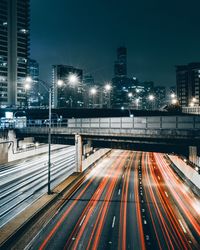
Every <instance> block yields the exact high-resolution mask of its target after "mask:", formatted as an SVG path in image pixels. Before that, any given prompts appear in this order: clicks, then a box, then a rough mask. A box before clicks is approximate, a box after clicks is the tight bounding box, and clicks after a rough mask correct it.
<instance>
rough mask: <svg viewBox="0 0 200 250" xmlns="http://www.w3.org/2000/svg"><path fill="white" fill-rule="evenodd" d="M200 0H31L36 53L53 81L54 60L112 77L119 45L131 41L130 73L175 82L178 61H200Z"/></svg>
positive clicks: (43, 72) (44, 73)
mask: <svg viewBox="0 0 200 250" xmlns="http://www.w3.org/2000/svg"><path fill="white" fill-rule="evenodd" d="M199 8H200V2H199V1H197V0H191V1H190V4H189V5H188V1H186V0H183V1H179V0H176V1H168V2H167V4H163V3H160V1H158V0H155V1H153V2H152V1H151V3H149V1H148V0H143V1H140V2H138V1H129V0H125V1H123V3H122V2H121V1H119V0H117V1H114V0H111V1H109V2H107V1H105V0H103V1H100V2H94V1H92V0H87V1H84V3H83V2H82V1H76V2H73V1H68V2H66V1H64V0H59V1H58V2H56V3H55V1H53V0H48V1H42V2H41V1H39V0H34V1H33V0H32V1H31V58H33V59H36V60H37V61H38V62H39V64H40V77H41V78H42V79H44V80H46V81H51V65H52V64H67V65H72V66H75V67H78V68H81V69H83V70H84V73H91V74H92V75H93V76H94V78H95V80H96V82H99V83H101V82H104V81H107V80H111V78H112V77H113V68H114V61H115V60H116V49H117V47H119V46H126V47H127V51H128V57H127V59H128V60H127V61H128V76H129V77H133V76H136V77H137V78H139V80H141V81H145V80H146V81H154V82H155V84H156V85H164V86H172V85H175V66H176V65H182V64H188V63H190V62H198V61H200V50H199V43H200V33H199V32H198V24H199V20H198V19H199Z"/></svg>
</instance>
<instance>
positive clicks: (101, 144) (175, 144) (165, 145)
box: [20, 134, 194, 156]
mask: <svg viewBox="0 0 200 250" xmlns="http://www.w3.org/2000/svg"><path fill="white" fill-rule="evenodd" d="M20 137H22V135H21V136H20ZM24 137H26V136H25V135H24ZM34 138H35V141H38V142H43V143H48V138H47V135H44V134H41V135H40V134H37V135H35V136H34ZM51 140H52V143H54V144H66V145H75V137H74V135H58V134H57V135H55V134H53V135H52V137H51ZM82 140H83V144H86V143H87V142H88V140H89V141H91V146H92V147H95V148H113V149H125V150H135V151H148V152H162V153H175V154H182V155H185V156H188V147H189V146H190V145H194V141H192V140H191V141H188V140H187V141H186V140H184V139H173V140H172V139H158V138H146V139H144V138H138V137H137V138H134V137H109V136H108V137H105V136H102V137H101V136H87V135H82Z"/></svg>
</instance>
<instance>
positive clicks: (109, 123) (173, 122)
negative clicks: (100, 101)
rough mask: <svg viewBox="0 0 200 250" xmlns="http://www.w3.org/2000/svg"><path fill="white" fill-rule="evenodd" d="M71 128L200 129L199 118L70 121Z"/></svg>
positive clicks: (170, 117)
mask: <svg viewBox="0 0 200 250" xmlns="http://www.w3.org/2000/svg"><path fill="white" fill-rule="evenodd" d="M68 127H69V128H93V129H95V128H100V129H103V128H105V129H107V128H109V129H134V128H135V129H200V117H197V116H156V117H116V118H84V119H69V120H68Z"/></svg>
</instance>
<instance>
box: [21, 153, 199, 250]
mask: <svg viewBox="0 0 200 250" xmlns="http://www.w3.org/2000/svg"><path fill="white" fill-rule="evenodd" d="M26 249H34V250H35V249H40V250H42V249H48V250H49V249H56V250H57V249H179V250H180V249H200V199H199V198H198V197H196V196H195V195H194V194H193V193H192V192H191V190H190V189H189V187H187V186H186V185H185V184H184V183H183V182H182V181H181V180H180V179H179V178H178V176H177V175H176V174H175V173H174V172H173V171H172V170H171V168H170V167H169V165H168V163H167V162H166V160H165V158H164V155H163V154H157V153H141V152H131V151H120V150H114V151H112V153H111V154H110V156H109V157H108V158H104V159H102V160H101V162H100V163H99V164H97V166H96V167H95V168H93V169H91V170H90V171H89V172H88V173H87V174H86V177H85V181H84V183H83V184H82V185H81V186H80V188H79V189H78V190H77V191H76V192H75V193H74V194H73V195H72V196H71V197H70V199H68V200H67V201H66V202H65V203H64V204H63V205H62V207H60V208H59V209H58V210H57V212H56V213H55V215H54V216H53V217H52V218H51V219H50V220H49V221H47V223H46V225H45V226H44V227H43V228H42V229H40V230H38V234H37V235H36V236H35V237H34V238H33V239H32V241H31V242H30V243H29V245H28V246H27V247H26Z"/></svg>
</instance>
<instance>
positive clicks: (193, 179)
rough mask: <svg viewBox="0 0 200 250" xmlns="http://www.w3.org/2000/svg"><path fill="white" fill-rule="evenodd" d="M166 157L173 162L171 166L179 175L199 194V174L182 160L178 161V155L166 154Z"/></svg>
mask: <svg viewBox="0 0 200 250" xmlns="http://www.w3.org/2000/svg"><path fill="white" fill-rule="evenodd" d="M168 159H169V160H170V161H171V162H172V163H173V166H172V167H173V168H174V170H175V171H176V172H177V173H178V174H179V175H180V177H181V178H182V179H183V180H184V181H186V183H187V184H188V185H189V186H190V187H191V188H192V190H193V191H194V192H195V193H196V194H197V195H199V196H200V175H199V174H198V172H197V171H196V170H195V169H193V168H192V167H190V166H188V165H187V164H186V163H185V162H184V161H180V159H179V158H178V156H175V155H168Z"/></svg>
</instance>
